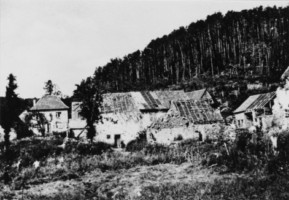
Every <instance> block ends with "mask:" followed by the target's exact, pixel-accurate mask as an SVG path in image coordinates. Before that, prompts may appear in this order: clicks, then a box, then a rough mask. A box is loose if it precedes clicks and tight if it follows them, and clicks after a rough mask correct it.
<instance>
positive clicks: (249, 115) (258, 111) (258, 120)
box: [234, 92, 276, 129]
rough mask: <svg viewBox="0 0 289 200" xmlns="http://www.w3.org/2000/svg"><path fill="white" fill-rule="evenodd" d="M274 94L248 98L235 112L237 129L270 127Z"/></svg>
mask: <svg viewBox="0 0 289 200" xmlns="http://www.w3.org/2000/svg"><path fill="white" fill-rule="evenodd" d="M275 97H276V92H269V93H264V94H256V95H252V96H250V97H248V98H247V99H246V101H244V102H243V103H242V104H241V105H240V106H239V107H238V108H237V109H236V110H235V111H234V117H235V124H236V126H237V128H249V127H251V126H258V127H260V128H262V129H266V128H268V127H270V126H271V125H272V120H273V114H272V107H273V105H274V98H275Z"/></svg>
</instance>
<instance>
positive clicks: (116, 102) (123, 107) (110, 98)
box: [102, 92, 136, 113]
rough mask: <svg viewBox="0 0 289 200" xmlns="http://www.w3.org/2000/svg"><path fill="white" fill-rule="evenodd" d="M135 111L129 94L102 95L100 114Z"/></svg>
mask: <svg viewBox="0 0 289 200" xmlns="http://www.w3.org/2000/svg"><path fill="white" fill-rule="evenodd" d="M135 110H136V109H135V104H134V101H133V98H132V95H131V94H130V93H129V92H126V93H107V94H104V95H103V105H102V112H104V113H125V112H132V111H135Z"/></svg>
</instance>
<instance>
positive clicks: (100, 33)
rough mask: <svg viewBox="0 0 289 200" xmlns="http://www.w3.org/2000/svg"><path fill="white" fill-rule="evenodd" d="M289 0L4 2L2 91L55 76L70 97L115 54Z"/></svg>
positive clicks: (24, 88) (28, 89)
mask: <svg viewBox="0 0 289 200" xmlns="http://www.w3.org/2000/svg"><path fill="white" fill-rule="evenodd" d="M260 5H262V6H263V7H266V6H274V5H276V6H277V7H279V6H288V5H289V1H288V0H279V1H278V0H277V1H276V0H274V1H270V0H263V1H258V0H238V1H237V0H225V1H224V0H158V1H155V0H0V96H5V91H6V86H7V84H8V81H7V77H8V75H9V74H10V73H12V74H13V75H15V76H16V79H17V84H18V88H17V90H16V93H18V94H19V96H20V97H22V98H32V97H41V96H43V95H44V90H43V87H44V83H45V82H46V81H47V80H52V82H54V83H55V84H57V86H58V88H59V89H60V90H61V91H62V93H63V94H65V95H69V96H70V95H72V93H73V90H74V89H75V88H76V87H75V84H78V83H80V81H81V80H82V79H85V78H86V77H88V76H91V75H93V72H94V70H95V69H96V67H99V66H103V65H105V64H106V63H107V62H109V61H110V59H112V58H122V57H123V56H125V55H127V54H129V53H132V52H134V51H136V50H138V49H139V50H143V49H144V48H145V46H146V45H147V44H148V43H149V42H150V41H151V40H152V39H156V38H158V37H162V36H163V35H166V34H169V33H170V32H172V31H173V30H175V29H178V28H179V27H180V26H188V25H189V24H190V23H192V22H195V21H197V20H200V19H205V18H206V16H207V15H209V14H213V13H215V12H222V13H223V14H225V13H226V12H227V11H229V10H234V11H240V10H243V9H250V8H254V7H258V6H260Z"/></svg>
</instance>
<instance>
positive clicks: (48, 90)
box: [43, 80, 54, 95]
mask: <svg viewBox="0 0 289 200" xmlns="http://www.w3.org/2000/svg"><path fill="white" fill-rule="evenodd" d="M43 89H44V90H45V92H46V94H48V95H52V93H53V90H54V85H53V83H52V81H51V80H48V81H47V82H45V86H44V88H43Z"/></svg>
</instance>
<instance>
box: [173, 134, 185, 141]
mask: <svg viewBox="0 0 289 200" xmlns="http://www.w3.org/2000/svg"><path fill="white" fill-rule="evenodd" d="M182 140H183V136H182V135H180V134H179V135H178V136H177V137H175V138H174V141H182Z"/></svg>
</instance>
